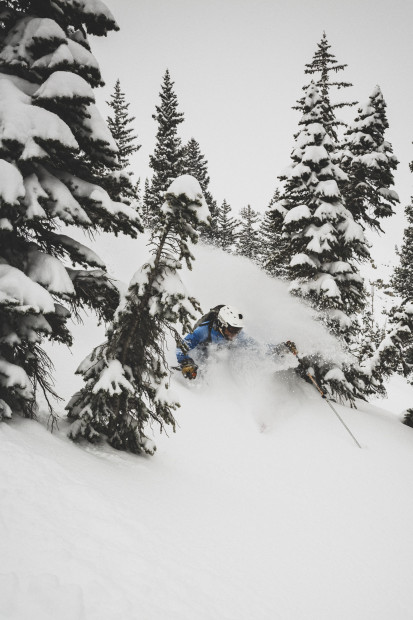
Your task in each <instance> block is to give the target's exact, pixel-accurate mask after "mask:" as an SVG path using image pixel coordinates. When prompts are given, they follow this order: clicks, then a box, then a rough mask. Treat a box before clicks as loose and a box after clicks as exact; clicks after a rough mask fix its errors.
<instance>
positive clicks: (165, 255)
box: [67, 175, 209, 454]
mask: <svg viewBox="0 0 413 620" xmlns="http://www.w3.org/2000/svg"><path fill="white" fill-rule="evenodd" d="M165 199H166V202H165V203H164V205H163V207H162V210H161V218H162V223H163V225H162V227H161V228H160V229H159V230H157V231H156V232H154V233H153V239H152V241H153V248H154V253H153V256H152V258H151V259H150V260H148V262H147V263H146V264H145V265H144V266H143V267H142V268H141V269H140V270H139V271H138V272H137V273H136V274H135V275H134V277H133V278H132V281H131V283H130V285H129V289H128V292H127V295H126V298H125V300H124V302H123V303H122V304H121V306H120V307H119V309H118V312H117V315H116V317H115V320H114V322H113V324H112V326H111V327H110V329H109V330H108V333H107V342H105V343H104V344H103V345H101V346H99V347H97V348H96V349H95V350H94V351H93V352H92V354H91V355H90V356H89V357H88V358H87V359H86V360H85V361H84V362H83V363H82V364H81V366H80V367H79V369H78V372H79V373H80V374H82V375H83V378H84V380H85V382H86V385H85V387H84V388H83V389H82V390H81V391H80V392H78V393H77V394H75V395H74V396H73V398H72V399H71V401H70V403H69V404H68V406H67V409H68V412H69V413H68V416H69V418H70V419H72V420H73V424H72V426H71V429H70V433H69V436H70V437H71V438H72V439H79V438H82V437H84V438H86V439H88V440H89V441H96V440H98V439H99V438H100V437H102V436H103V437H106V438H107V439H108V441H109V443H110V444H111V445H112V446H114V447H115V448H118V449H124V450H130V451H132V452H136V453H140V452H147V453H150V454H152V453H153V452H154V450H155V446H154V444H153V442H151V441H150V440H149V439H148V438H147V437H146V436H145V427H146V426H147V425H148V424H149V423H151V422H152V421H154V422H157V423H159V425H160V427H161V428H163V427H164V426H165V425H170V426H172V427H173V428H175V420H174V417H173V411H174V409H176V407H177V406H179V405H178V403H176V402H174V401H173V400H172V399H171V397H169V395H168V387H169V385H168V384H169V380H168V377H169V372H168V367H167V364H166V361H165V338H166V335H167V333H168V332H170V333H172V335H173V336H174V337H175V340H176V341H177V342H178V343H179V346H182V341H181V336H180V334H179V333H178V331H177V324H181V326H182V329H183V331H188V330H190V328H191V322H190V319H192V320H193V319H194V316H193V314H192V313H193V311H194V310H198V311H199V310H200V307H199V304H198V302H197V301H196V300H195V299H194V298H192V297H190V296H188V294H187V292H186V291H185V289H184V286H183V284H182V282H181V280H180V278H179V275H178V273H177V272H178V270H179V269H181V267H182V261H185V262H186V264H187V266H188V267H189V268H191V261H192V260H193V256H192V254H191V249H190V247H189V242H190V241H191V242H193V243H196V241H197V240H198V235H197V232H196V230H197V228H198V226H199V224H200V223H201V222H206V221H207V218H208V215H209V211H208V207H207V205H206V203H205V200H204V198H203V195H202V191H201V188H200V185H199V183H198V182H197V181H196V179H194V178H193V177H191V176H189V175H184V176H181V177H179V178H178V179H176V180H175V181H174V182H173V183H172V184H171V185H170V187H169V189H168V190H167V192H166V194H165Z"/></svg>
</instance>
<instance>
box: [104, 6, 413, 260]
mask: <svg viewBox="0 0 413 620" xmlns="http://www.w3.org/2000/svg"><path fill="white" fill-rule="evenodd" d="M105 3H106V5H107V6H108V7H109V8H110V10H111V11H112V13H113V14H114V16H115V18H116V20H117V22H118V24H119V26H120V32H118V33H111V34H109V35H108V37H107V38H95V39H93V41H92V46H93V51H94V53H95V56H96V58H97V60H98V62H99V63H100V66H101V70H102V74H103V79H104V80H105V82H106V87H105V89H103V90H101V91H100V94H99V95H98V102H99V103H100V108H101V110H102V112H103V113H104V114H105V115H106V114H107V113H108V112H109V109H108V108H107V106H106V105H105V104H104V103H103V102H104V101H105V99H108V97H109V94H110V93H111V92H112V90H113V86H114V83H115V81H116V79H117V78H119V79H120V81H121V86H122V89H123V90H124V91H125V93H126V97H127V100H128V101H129V102H130V104H131V105H130V111H131V113H132V114H133V115H134V116H136V121H135V126H136V131H137V133H138V134H139V142H140V143H141V144H142V148H141V149H140V151H139V153H138V154H137V155H136V157H135V158H134V161H133V164H134V170H135V173H136V175H137V176H141V177H142V178H145V177H146V176H150V169H149V167H148V158H149V154H150V153H152V151H153V148H154V144H155V133H156V123H155V121H154V120H153V119H152V114H153V113H154V111H155V105H157V104H158V103H159V91H160V86H161V82H162V78H163V75H164V73H165V70H166V68H168V69H169V71H170V73H171V77H172V79H173V81H174V82H175V92H176V94H177V97H178V101H179V104H180V111H182V112H183V113H184V114H185V122H184V123H183V124H182V125H181V130H180V135H181V137H182V138H183V139H184V140H187V139H189V138H190V137H192V136H193V137H194V138H195V139H196V140H197V141H198V142H199V144H200V147H201V150H202V152H203V153H204V155H205V156H206V158H207V160H208V163H209V173H210V177H211V185H210V189H211V192H212V194H213V195H214V197H215V198H216V200H217V201H218V203H219V204H220V203H221V202H222V200H223V199H224V198H225V199H226V200H227V201H228V202H229V203H230V204H231V206H232V208H233V209H234V211H235V212H238V211H239V210H240V209H241V208H242V207H244V206H246V205H247V204H250V205H251V206H252V208H254V209H256V210H258V211H264V209H265V207H266V206H267V204H268V202H269V200H270V199H271V196H272V194H273V191H274V189H275V186H276V181H277V176H278V175H279V174H280V173H281V172H282V170H283V169H284V168H285V167H286V166H287V165H288V164H289V162H290V152H291V150H292V146H293V134H294V133H295V132H296V131H297V125H298V121H299V113H298V112H296V111H293V110H291V106H292V105H293V104H294V102H295V101H296V99H297V98H298V97H299V96H300V94H301V87H302V86H303V84H305V83H307V81H308V76H305V75H304V65H305V63H307V62H310V61H311V58H312V56H313V54H314V52H315V50H316V47H317V43H318V42H319V41H320V39H321V36H322V34H323V31H324V30H325V31H326V34H327V37H328V40H329V42H330V44H331V46H332V47H331V50H330V51H331V52H332V53H334V54H335V56H336V58H337V60H338V62H340V63H347V65H348V67H347V69H346V70H345V71H344V72H341V73H340V74H339V75H340V77H343V79H345V80H347V81H349V82H352V83H353V84H354V87H353V88H351V89H350V88H349V89H346V90H344V91H341V93H343V98H346V99H352V100H357V101H360V102H362V103H364V102H365V101H366V100H367V98H368V96H369V95H370V94H371V92H372V90H373V88H374V86H375V85H376V84H379V85H380V87H381V89H382V91H383V95H384V98H385V100H386V102H387V105H388V108H387V110H388V118H389V123H390V129H389V131H388V134H387V138H388V140H389V141H390V142H391V143H392V144H393V147H394V152H395V154H396V156H397V157H398V158H399V160H400V165H399V170H398V172H397V175H396V191H398V192H399V195H400V198H401V206H400V207H399V212H400V215H399V216H398V217H395V218H392V219H393V221H392V222H389V223H388V224H387V225H386V230H387V231H388V234H387V235H386V236H385V237H383V238H382V241H381V243H380V244H379V247H380V255H381V256H382V257H384V256H385V257H386V259H387V258H388V257H391V256H392V254H393V247H394V244H395V243H399V242H400V238H401V233H402V230H403V227H404V220H403V218H402V215H401V214H402V212H403V207H404V205H405V204H406V203H407V202H408V201H409V198H410V195H411V193H412V191H411V187H412V180H413V175H412V174H411V173H410V171H409V167H408V166H409V162H410V161H411V160H413V147H412V140H413V121H412V109H413V71H412V57H413V54H412V35H411V27H412V23H413V3H412V2H411V0H392V1H391V2H389V0H346V1H345V2H344V1H343V0H278V1H277V0H207V1H206V0H202V1H201V0H140V1H134V0H105ZM355 112H356V110H355V108H350V109H344V110H343V112H342V115H343V117H345V118H346V120H351V119H352V118H353V117H354V115H355ZM376 245H377V244H376Z"/></svg>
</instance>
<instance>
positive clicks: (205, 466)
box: [0, 242, 413, 620]
mask: <svg viewBox="0 0 413 620" xmlns="http://www.w3.org/2000/svg"><path fill="white" fill-rule="evenodd" d="M135 243H136V242H135ZM130 247H132V246H130ZM98 249H99V254H100V255H104V254H105V252H104V251H102V248H98ZM104 249H105V246H104V247H103V250H104ZM140 251H141V252H142V250H140ZM106 253H107V252H106ZM198 253H199V257H198V258H199V264H198V265H195V267H194V272H193V273H192V274H185V277H186V279H187V284H188V288H190V290H191V292H192V290H193V289H194V290H193V292H194V294H195V295H198V296H199V298H200V299H201V303H202V305H203V308H206V309H207V308H208V307H210V306H213V305H215V304H216V303H219V302H221V300H224V301H226V302H227V303H234V305H238V306H239V307H242V308H243V309H244V308H245V312H246V314H247V316H248V317H249V321H250V326H249V327H250V330H249V331H250V333H252V334H253V335H254V337H256V338H259V339H261V340H262V341H265V337H266V336H268V333H271V335H274V336H276V337H279V338H280V339H281V338H287V337H291V332H293V333H294V339H295V340H296V342H297V345H298V346H299V348H300V349H307V350H311V348H312V347H314V346H316V345H317V346H319V345H320V342H321V344H322V345H325V346H326V347H330V349H331V351H333V350H334V344H333V342H332V341H331V339H330V338H329V336H328V335H325V334H324V333H323V332H322V330H321V328H320V326H318V325H317V324H314V322H313V321H312V319H311V318H310V314H309V312H308V311H307V309H302V308H301V307H300V306H299V304H298V303H297V302H296V301H292V302H291V303H289V302H288V296H287V295H286V293H285V287H284V285H283V284H279V285H278V284H276V285H274V284H273V282H272V281H271V280H270V279H269V278H266V276H264V275H263V274H261V273H260V272H258V270H257V269H256V268H255V267H253V266H251V267H250V266H249V265H248V264H247V262H246V261H244V260H243V259H240V258H237V257H231V256H226V255H223V254H222V253H221V252H217V251H213V250H209V249H202V248H200V249H199V252H198ZM115 260H118V261H119V265H120V266H122V257H120V258H119V257H116V258H115V257H114V258H113V261H115ZM129 262H130V261H129ZM123 264H126V263H123ZM138 266H139V263H138V264H137V267H138ZM218 267H219V270H218V271H217V270H216V269H217V268H218ZM121 268H122V267H117V266H116V264H115V262H114V264H113V265H112V269H113V272H114V273H117V269H118V272H119V271H120V272H121ZM241 272H242V273H243V278H242V279H241V278H240V277H239V274H240V273H241ZM211 273H220V277H219V278H211V277H210V275H211ZM129 275H130V276H131V275H132V273H131V274H128V276H129ZM251 278H252V280H251ZM125 279H127V278H125ZM215 280H216V281H215ZM246 282H251V285H250V286H249V287H247V288H248V290H246ZM224 293H226V297H224ZM262 317H264V319H265V320H264V321H261V319H262ZM268 317H270V318H268ZM296 321H298V323H296ZM92 325H93V321H91V322H90V325H89V321H87V323H86V325H85V326H83V327H78V328H76V330H75V332H76V334H77V336H78V345H77V346H76V348H75V354H73V355H70V354H68V353H67V352H66V351H63V350H57V349H55V350H54V359H55V362H56V366H57V378H58V390H59V391H60V393H62V394H63V395H64V396H65V397H69V396H70V395H71V394H72V393H73V391H74V390H75V389H76V387H77V385H78V384H77V383H76V380H74V379H73V378H72V367H73V366H74V367H76V365H78V364H79V363H80V361H81V359H82V356H83V354H85V355H86V354H87V353H88V352H89V350H90V348H91V347H92V346H94V345H96V344H98V343H99V342H100V338H101V337H102V332H101V330H100V331H99V329H92V328H91V329H89V327H90V326H92ZM82 334H83V336H82ZM85 334H87V336H86V337H85ZM96 338H98V339H97V340H96ZM315 343H316V344H315ZM170 357H171V360H172V359H173V350H172V349H171V351H170ZM213 361H214V363H210V364H209V365H208V366H207V367H206V368H204V369H202V372H201V374H200V376H199V380H197V381H196V382H193V383H190V382H185V381H184V380H183V379H182V378H181V377H180V376H179V374H177V373H175V374H173V376H172V387H173V389H174V390H175V391H176V392H177V393H178V395H179V400H180V402H181V408H180V409H179V410H178V411H177V413H176V419H177V422H178V425H179V427H178V428H177V432H176V433H175V434H173V433H171V434H169V436H166V435H165V434H162V435H159V434H158V433H157V432H156V431H155V440H156V443H157V446H158V450H157V452H156V454H155V456H153V457H136V456H133V455H130V454H126V453H123V452H117V451H115V450H113V449H111V448H110V447H108V446H106V445H103V446H100V447H98V446H91V445H86V444H84V445H75V444H73V443H72V442H70V441H69V440H68V439H67V438H66V428H67V422H66V421H65V420H64V418H62V420H61V422H60V425H59V427H60V428H59V430H58V431H55V432H54V433H53V434H51V433H50V432H49V431H48V430H47V429H46V428H45V424H39V423H37V422H33V421H28V420H21V419H19V418H14V419H13V420H12V421H11V422H5V423H3V424H1V425H0V445H1V447H2V449H1V451H0V472H1V475H0V499H1V501H0V524H1V526H2V529H3V536H2V538H1V541H0V558H1V571H0V618H1V619H2V620H3V619H7V620H8V619H12V620H28V619H29V618H30V620H116V619H118V618H122V619H123V620H135V619H138V618H139V620H166V619H167V620H194V619H196V620H251V619H254V620H274V619H278V618H279V619H282V620H301V619H302V620H304V619H305V620H308V619H311V620H349V619H350V618H351V619H352V620H389V619H390V618H392V619H396V620H410V619H411V617H412V612H411V609H412V604H413V594H412V592H411V588H410V568H411V561H412V557H413V534H412V529H411V527H410V521H411V511H412V507H413V500H412V497H413V494H412V488H411V487H412V483H411V471H412V466H413V431H412V429H409V428H407V427H405V426H403V425H402V424H400V421H399V419H398V418H397V417H396V416H395V415H394V414H392V413H389V412H387V411H385V410H380V409H379V408H377V407H375V406H373V405H369V404H365V403H361V404H360V406H359V408H358V409H357V410H355V409H348V408H346V407H343V406H341V405H337V409H338V411H339V413H340V415H342V417H343V419H344V420H345V422H346V423H347V424H348V425H349V427H350V428H351V430H352V431H353V432H354V434H355V436H356V437H357V439H358V440H359V441H360V443H361V444H362V447H363V449H362V450H360V449H358V448H357V446H356V445H355V444H354V442H353V441H352V439H351V437H350V436H349V435H348V433H347V432H346V430H345V429H344V428H343V427H342V425H341V424H340V422H339V421H338V419H337V418H336V416H335V415H334V414H333V413H332V412H331V410H330V409H329V407H328V406H327V404H326V403H325V402H324V401H323V400H322V399H320V398H319V396H318V394H317V392H316V391H315V390H314V389H313V388H312V387H311V386H310V385H307V384H306V383H304V382H303V381H301V380H300V379H299V378H298V377H296V375H295V374H294V372H293V370H292V369H288V365H289V363H290V362H289V360H288V358H287V359H284V360H279V361H278V366H276V367H275V368H274V366H273V365H272V362H271V363H270V362H269V361H268V360H267V359H265V358H264V359H251V357H250V356H248V355H245V354H244V355H238V356H235V355H233V354H232V353H231V352H225V351H224V352H216V354H214V356H213ZM291 365H293V362H291ZM277 368H278V369H279V370H281V371H282V372H280V373H276V372H275V371H274V370H276V369H277ZM399 392H400V390H399Z"/></svg>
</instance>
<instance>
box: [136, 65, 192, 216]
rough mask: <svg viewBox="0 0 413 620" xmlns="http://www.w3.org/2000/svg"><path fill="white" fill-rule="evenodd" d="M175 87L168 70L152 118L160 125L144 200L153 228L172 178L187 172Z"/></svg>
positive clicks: (180, 115) (181, 120)
mask: <svg viewBox="0 0 413 620" xmlns="http://www.w3.org/2000/svg"><path fill="white" fill-rule="evenodd" d="M173 87H174V82H172V80H171V76H170V74H169V71H168V70H166V72H165V75H164V79H163V83H162V87H161V92H160V98H161V104H160V105H158V106H156V114H154V115H153V116H152V118H153V119H154V120H155V121H156V122H157V123H158V129H157V133H156V145H155V150H154V153H153V155H151V157H150V161H149V165H150V167H151V168H152V170H153V171H154V172H153V177H152V180H151V184H150V187H149V190H148V192H147V194H146V200H145V205H146V209H147V211H148V214H149V215H150V219H151V225H152V226H153V227H156V226H157V225H158V224H159V221H160V209H161V205H162V203H163V196H164V193H165V191H166V190H167V188H168V187H169V185H170V184H171V182H172V181H173V179H175V178H176V177H178V176H179V175H181V174H182V173H183V172H184V170H185V166H184V148H183V146H182V141H181V138H180V137H179V136H178V127H179V125H180V124H181V123H182V122H183V120H184V115H183V113H182V112H178V98H177V96H176V94H175V91H174V88H173Z"/></svg>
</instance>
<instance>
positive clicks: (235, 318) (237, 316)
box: [217, 306, 244, 330]
mask: <svg viewBox="0 0 413 620" xmlns="http://www.w3.org/2000/svg"><path fill="white" fill-rule="evenodd" d="M243 319H244V317H243V315H242V314H241V312H239V311H238V310H237V309H236V308H234V307H233V306H222V308H221V309H220V311H219V312H218V316H217V320H218V326H219V327H220V328H221V327H234V328H236V329H237V330H241V329H242V328H243V327H244V320H243Z"/></svg>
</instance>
